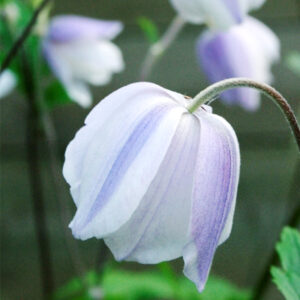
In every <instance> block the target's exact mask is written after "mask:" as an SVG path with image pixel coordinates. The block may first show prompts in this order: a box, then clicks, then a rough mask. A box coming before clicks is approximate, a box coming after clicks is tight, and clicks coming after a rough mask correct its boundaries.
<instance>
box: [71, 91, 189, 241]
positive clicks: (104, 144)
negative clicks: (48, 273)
mask: <svg viewBox="0 0 300 300" xmlns="http://www.w3.org/2000/svg"><path fill="white" fill-rule="evenodd" d="M125 89H126V88H125ZM166 95H167V94H166V93H165V92H164V89H162V88H160V89H159V88H157V89H148V90H143V92H142V93H140V92H137V94H136V95H135V97H131V98H130V101H131V104H130V105H128V104H129V103H127V105H124V106H122V107H121V108H122V109H119V110H118V111H117V112H115V114H114V115H112V116H111V118H110V119H109V123H110V126H109V127H107V126H103V127H102V126H101V127H99V128H98V129H97V130H96V135H95V136H94V137H93V139H92V141H91V143H90V145H89V147H88V151H87V153H86V154H85V157H84V158H83V159H84V162H83V163H82V165H83V166H84V168H83V169H82V171H81V177H82V178H84V180H83V181H82V182H81V183H80V189H79V190H78V191H77V193H76V195H77V197H78V199H77V200H76V202H77V206H78V209H77V213H76V215H75V217H74V219H73V221H72V222H71V224H70V227H71V228H72V231H73V234H74V235H75V236H76V237H78V238H81V239H87V238H89V237H92V236H95V237H98V238H100V237H103V236H106V235H107V234H109V233H111V232H114V231H115V230H117V229H118V228H119V227H120V226H122V225H123V224H124V223H125V222H126V221H127V220H128V219H129V218H130V216H131V215H132V213H133V212H134V210H135V209H136V207H137V206H138V204H139V202H140V200H141V199H142V197H143V195H144V194H145V192H146V190H147V188H148V186H149V185H150V183H151V181H152V179H153V178H154V176H155V175H156V173H157V170H158V168H159V166H160V164H161V161H162V160H163V158H164V156H165V153H166V151H167V149H168V146H169V144H170V142H171V139H172V136H173V135H174V133H175V130H176V127H177V125H178V122H179V120H180V116H181V115H182V113H183V112H184V111H185V109H184V108H182V107H179V106H176V104H175V103H174V101H173V99H171V98H170V97H169V96H168V97H166ZM132 102H134V103H135V105H132ZM106 103H107V102H106ZM112 105H113V104H112ZM100 106H101V104H100ZM106 107H107V106H106ZM104 108H105V106H104ZM97 111H98V113H99V112H101V110H100V109H98V110H97ZM104 111H105V109H104ZM101 115H102V114H101V113H99V116H98V117H99V119H100V117H101ZM128 120H130V122H129V121H128ZM93 124H94V123H93V122H92V123H91V125H89V124H88V125H87V128H89V126H93ZM87 130H88V129H87ZM150 157H151V159H150ZM133 178H135V180H133Z"/></svg>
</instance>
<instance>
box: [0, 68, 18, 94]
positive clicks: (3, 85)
mask: <svg viewBox="0 0 300 300" xmlns="http://www.w3.org/2000/svg"><path fill="white" fill-rule="evenodd" d="M16 84H17V79H16V76H15V75H14V73H13V72H12V71H10V70H5V71H4V72H3V73H2V74H1V76H0V98H3V97H5V96H7V95H8V94H9V93H10V92H11V91H12V90H13V89H14V88H15V86H16Z"/></svg>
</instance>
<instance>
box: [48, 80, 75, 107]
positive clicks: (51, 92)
mask: <svg viewBox="0 0 300 300" xmlns="http://www.w3.org/2000/svg"><path fill="white" fill-rule="evenodd" d="M44 98H45V102H46V105H47V107H48V108H50V109H51V108H54V107H56V106H58V105H64V104H67V103H70V102H72V100H71V99H70V98H69V96H68V95H67V93H66V91H65V89H64V88H63V86H62V85H61V84H60V82H59V81H54V82H53V83H52V84H50V85H49V86H48V87H47V88H46V89H45V93H44Z"/></svg>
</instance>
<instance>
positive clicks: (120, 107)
mask: <svg viewBox="0 0 300 300" xmlns="http://www.w3.org/2000/svg"><path fill="white" fill-rule="evenodd" d="M154 90H157V93H158V94H160V95H161V96H164V97H170V96H171V97H172V98H173V100H174V101H176V102H179V103H181V102H182V103H183V102H184V101H185V100H184V98H183V96H182V95H179V94H177V93H174V92H171V91H169V90H166V89H163V88H161V87H159V86H158V85H155V84H153V83H146V82H140V83H134V84H130V85H128V86H126V87H123V88H121V89H119V90H117V91H115V92H113V93H112V94H110V95H109V96H107V97H106V98H104V99H103V100H102V101H101V102H100V103H99V104H98V105H96V106H95V107H94V108H93V110H92V111H91V112H90V113H89V115H88V116H87V118H86V120H85V124H88V125H90V126H84V127H82V128H81V129H80V130H79V131H78V132H77V134H76V136H75V138H74V139H73V140H72V142H70V144H69V145H68V147H67V150H66V154H65V163H64V168H63V174H64V177H65V179H66V181H67V182H68V183H69V184H70V186H71V191H72V192H73V193H75V194H76V190H77V189H78V187H79V183H80V181H81V176H82V168H83V166H82V165H83V160H84V156H85V154H86V152H87V149H88V147H89V146H90V142H91V140H92V139H93V138H94V136H95V134H96V132H97V130H98V128H101V127H102V126H105V124H110V123H111V121H110V120H111V118H112V117H113V115H114V114H117V113H119V112H123V113H124V114H125V113H126V111H128V110H130V109H131V108H130V107H133V109H135V108H134V107H136V112H137V113H138V112H139V110H138V109H137V107H140V105H145V103H147V101H148V102H149V101H151V99H150V98H145V99H143V100H142V101H141V100H140V98H138V97H137V96H138V95H139V94H141V93H143V94H147V93H150V92H153V91H154ZM151 102H152V101H151ZM155 103H156V102H155ZM155 103H154V104H155ZM149 104H150V103H149ZM141 108H143V106H142V107H141ZM141 108H140V109H141ZM106 126H107V125H106ZM74 200H75V203H77V201H78V197H77V196H74Z"/></svg>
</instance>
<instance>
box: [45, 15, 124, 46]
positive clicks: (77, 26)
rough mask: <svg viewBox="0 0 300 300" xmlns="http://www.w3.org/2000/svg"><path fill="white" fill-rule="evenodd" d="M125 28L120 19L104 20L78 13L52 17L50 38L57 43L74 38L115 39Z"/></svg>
mask: <svg viewBox="0 0 300 300" xmlns="http://www.w3.org/2000/svg"><path fill="white" fill-rule="evenodd" d="M122 29H123V25H122V23H121V22H119V21H103V20H97V19H92V18H87V17H81V16H76V15H63V16H58V17H55V18H53V19H52V21H51V23H50V28H49V31H48V38H49V39H50V40H51V41H52V42H55V43H65V42H71V41H74V40H79V39H84V40H88V39H91V40H95V39H109V40H111V39H113V38H115V37H116V36H117V35H118V34H119V33H120V32H121V31H122Z"/></svg>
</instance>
